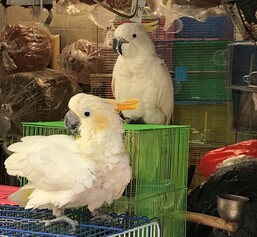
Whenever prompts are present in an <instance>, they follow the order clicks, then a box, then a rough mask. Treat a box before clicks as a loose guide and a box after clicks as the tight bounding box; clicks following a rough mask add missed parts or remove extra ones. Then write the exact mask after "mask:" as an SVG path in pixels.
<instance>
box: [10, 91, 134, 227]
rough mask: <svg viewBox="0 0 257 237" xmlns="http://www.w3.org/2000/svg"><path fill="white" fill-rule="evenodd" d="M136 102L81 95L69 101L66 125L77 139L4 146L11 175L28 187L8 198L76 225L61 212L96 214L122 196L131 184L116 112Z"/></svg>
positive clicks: (49, 138)
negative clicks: (79, 210) (24, 180)
mask: <svg viewBox="0 0 257 237" xmlns="http://www.w3.org/2000/svg"><path fill="white" fill-rule="evenodd" d="M136 106H137V100H130V101H127V102H124V103H117V102H116V101H114V100H105V99H102V98H100V97H97V96H93V95H87V94H84V93H79V94H77V95H75V96H73V97H72V98H71V99H70V101H69V109H70V110H69V111H68V112H67V114H66V115H65V121H64V122H65V126H66V127H67V128H68V129H69V130H70V131H71V132H72V133H73V134H74V135H75V136H70V135H64V134H59V135H50V136H27V137H24V138H22V141H21V142H18V143H14V144H12V145H10V146H9V147H8V149H9V150H10V151H12V152H13V153H12V155H11V156H9V157H8V158H7V160H6V161H5V167H6V169H7V172H8V174H9V175H13V176H22V177H26V178H27V179H28V183H27V184H26V185H25V186H23V187H22V188H21V189H20V190H19V191H17V192H15V193H13V194H12V195H11V196H10V197H9V198H10V199H11V200H12V201H15V202H17V203H18V204H19V205H20V206H24V207H25V208H26V209H30V208H39V209H42V208H47V209H50V210H53V215H54V216H56V217H57V218H56V219H54V222H56V221H66V222H68V223H69V224H71V225H72V227H73V228H75V226H76V223H75V222H73V221H72V220H70V219H69V218H68V217H66V216H65V215H64V209H65V208H71V207H80V206H85V205H87V206H88V209H89V210H90V211H91V212H94V211H95V210H97V209H98V208H99V207H101V206H102V205H103V204H104V203H108V204H111V203H112V202H113V200H115V199H118V198H120V197H121V195H122V193H123V191H124V189H125V187H126V185H127V184H128V183H129V182H130V179H131V175H132V174H131V172H132V171H131V166H130V160H129V157H128V155H127V154H126V152H125V148H124V142H123V132H124V129H123V123H122V119H121V118H120V116H119V113H118V112H117V111H116V110H123V109H134V108H135V107H136Z"/></svg>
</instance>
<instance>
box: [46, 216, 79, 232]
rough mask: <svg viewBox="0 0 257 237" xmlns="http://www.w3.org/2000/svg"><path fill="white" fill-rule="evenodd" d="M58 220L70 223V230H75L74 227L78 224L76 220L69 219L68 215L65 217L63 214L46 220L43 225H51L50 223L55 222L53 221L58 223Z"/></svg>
mask: <svg viewBox="0 0 257 237" xmlns="http://www.w3.org/2000/svg"><path fill="white" fill-rule="evenodd" d="M58 222H66V223H68V224H69V225H71V228H72V230H75V229H76V227H77V226H78V222H77V221H74V220H72V219H70V218H69V217H67V216H65V215H63V216H60V217H57V218H55V219H52V220H46V221H45V225H46V226H48V225H52V224H55V223H58Z"/></svg>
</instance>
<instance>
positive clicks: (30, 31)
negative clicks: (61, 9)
mask: <svg viewBox="0 0 257 237" xmlns="http://www.w3.org/2000/svg"><path fill="white" fill-rule="evenodd" d="M52 46H53V40H52V36H51V34H50V32H49V31H48V30H47V28H45V27H44V26H42V25H40V24H35V25H33V26H26V25H7V26H6V28H5V30H4V31H3V32H2V33H1V37H0V73H1V74H10V73H14V72H26V71H35V70H40V69H45V68H46V67H47V66H48V65H49V63H50V61H51V57H52Z"/></svg>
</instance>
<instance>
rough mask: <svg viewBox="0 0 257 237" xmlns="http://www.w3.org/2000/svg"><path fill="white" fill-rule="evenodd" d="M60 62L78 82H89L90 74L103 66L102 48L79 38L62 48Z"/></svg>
mask: <svg viewBox="0 0 257 237" xmlns="http://www.w3.org/2000/svg"><path fill="white" fill-rule="evenodd" d="M58 64H59V67H60V68H63V69H64V70H65V71H66V72H67V73H69V74H71V75H72V76H73V77H74V78H75V79H76V81H77V82H80V83H83V84H89V83H90V74H91V73H95V72H97V71H98V69H99V68H101V58H100V48H99V49H98V47H97V45H96V44H95V43H93V42H90V41H88V40H85V39H79V40H77V41H76V42H74V43H72V44H71V45H68V46H66V47H65V48H64V49H63V50H62V52H61V54H60V55H59V58H58Z"/></svg>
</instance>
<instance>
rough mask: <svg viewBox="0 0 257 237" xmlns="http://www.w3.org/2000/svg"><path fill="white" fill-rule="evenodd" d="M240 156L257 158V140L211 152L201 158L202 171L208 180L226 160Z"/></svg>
mask: <svg viewBox="0 0 257 237" xmlns="http://www.w3.org/2000/svg"><path fill="white" fill-rule="evenodd" d="M239 155H247V156H250V157H257V140H254V139H253V140H248V141H243V142H239V143H235V144H232V145H229V146H225V147H221V148H218V149H215V150H211V151H209V152H207V153H205V155H204V156H203V157H202V158H201V160H200V171H201V173H202V174H203V175H204V176H205V177H206V178H208V177H209V176H210V175H211V174H213V173H214V172H215V171H216V169H217V168H218V165H219V164H220V163H221V162H223V161H224V160H226V159H228V158H230V157H235V156H239Z"/></svg>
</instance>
